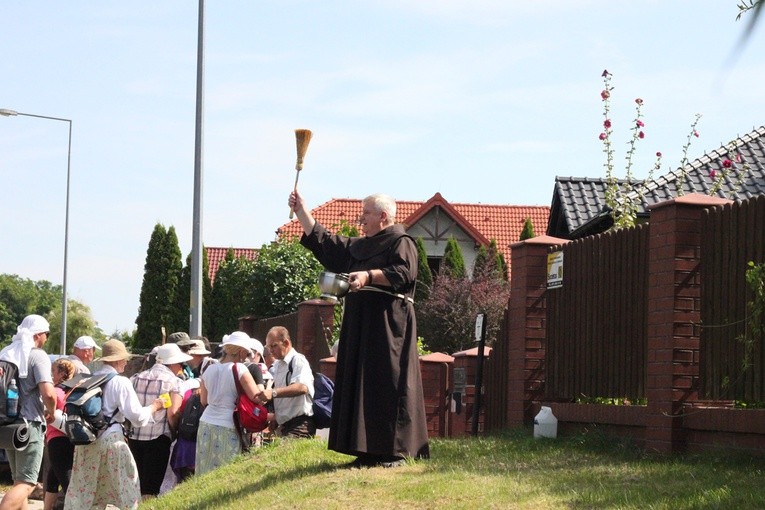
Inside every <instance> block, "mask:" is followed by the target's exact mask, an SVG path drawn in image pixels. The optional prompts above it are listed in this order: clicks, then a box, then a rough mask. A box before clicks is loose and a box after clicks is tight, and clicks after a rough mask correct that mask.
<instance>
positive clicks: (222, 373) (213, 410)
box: [199, 363, 247, 429]
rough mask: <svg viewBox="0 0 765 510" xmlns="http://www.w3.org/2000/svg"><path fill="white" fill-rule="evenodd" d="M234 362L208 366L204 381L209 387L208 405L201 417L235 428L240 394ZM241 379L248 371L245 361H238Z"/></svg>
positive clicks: (237, 367)
mask: <svg viewBox="0 0 765 510" xmlns="http://www.w3.org/2000/svg"><path fill="white" fill-rule="evenodd" d="M232 367H233V363H216V364H214V365H210V366H208V367H207V370H205V372H204V373H203V374H202V377H201V379H202V381H203V382H204V383H205V388H206V389H207V407H205V410H204V412H203V413H202V417H201V418H200V419H199V420H200V421H203V422H205V423H211V424H213V425H218V426H221V427H227V428H230V429H233V428H234V409H236V401H237V398H238V397H239V394H238V393H237V391H236V383H234V376H233V375H232V374H233V369H232ZM236 369H237V371H238V372H239V379H241V378H242V376H243V375H244V374H245V372H247V367H246V366H244V364H243V363H237V364H236Z"/></svg>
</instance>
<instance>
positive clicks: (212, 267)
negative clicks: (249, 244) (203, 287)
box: [205, 246, 258, 284]
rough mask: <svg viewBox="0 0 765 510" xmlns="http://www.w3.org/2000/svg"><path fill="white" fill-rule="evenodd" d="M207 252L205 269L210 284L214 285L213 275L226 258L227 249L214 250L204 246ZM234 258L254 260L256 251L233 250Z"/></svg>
mask: <svg viewBox="0 0 765 510" xmlns="http://www.w3.org/2000/svg"><path fill="white" fill-rule="evenodd" d="M205 250H206V251H207V269H208V274H209V275H210V283H211V284H215V274H216V273H217V272H218V267H219V266H220V263H221V262H223V261H224V260H225V258H226V253H227V252H228V250H229V248H215V247H210V246H205ZM233 250H234V258H239V257H245V258H247V259H249V260H255V257H257V256H258V250H257V249H256V248H233Z"/></svg>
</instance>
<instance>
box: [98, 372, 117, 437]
mask: <svg viewBox="0 0 765 510" xmlns="http://www.w3.org/2000/svg"><path fill="white" fill-rule="evenodd" d="M115 375H117V373H116V372H110V373H108V374H106V377H104V380H103V381H101V383H100V384H99V386H100V387H101V391H104V388H106V383H108V382H109V381H111V380H112V378H114V376H115ZM101 399H102V400H101V405H102V406H103V395H102V397H101ZM118 412H120V410H119V408H115V409H114V413H113V414H112V415H111V416H109V417H107V416H106V415H104V418H105V419H106V427H104V430H106V429H108V428H109V427H111V426H112V420H113V419H114V417H115V416H117V413H118Z"/></svg>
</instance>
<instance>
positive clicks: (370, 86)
mask: <svg viewBox="0 0 765 510" xmlns="http://www.w3.org/2000/svg"><path fill="white" fill-rule="evenodd" d="M736 4H737V2H736V1H735V0H672V1H666V0H665V1H659V0H656V1H648V0H644V1H640V0H634V1H626V0H622V1H618V0H608V1H605V0H604V1H600V0H597V1H596V0H591V1H588V0H548V1H545V2H534V1H528V0H524V1H522V2H521V1H516V0H486V1H480V0H471V1H462V0H356V1H345V2H340V1H334V0H325V1H323V2H315V1H304V0H279V1H254V0H248V1H241V0H240V1H235V0H229V1H226V0H218V1H209V0H208V2H207V6H206V16H205V40H206V51H205V73H204V76H205V78H204V79H205V108H204V157H203V159H204V205H203V213H204V214H203V222H204V223H203V235H202V237H203V242H204V244H205V245H207V246H224V247H227V246H236V247H252V248H257V247H260V246H261V245H262V244H264V243H268V242H270V241H272V240H273V239H274V231H275V230H276V229H277V228H278V227H279V226H280V225H282V224H283V223H284V222H286V221H287V220H288V213H289V211H288V209H287V205H286V204H287V197H288V194H289V192H290V190H291V188H292V185H293V183H294V180H295V170H294V166H295V138H294V134H293V130H294V129H295V128H309V129H311V130H313V132H314V138H313V141H312V142H311V145H310V148H309V149H308V154H307V156H306V160H305V167H304V170H303V172H302V173H301V175H300V183H299V188H300V190H301V192H302V193H303V195H304V197H305V198H306V201H307V202H308V204H309V205H310V206H311V207H314V206H317V205H319V204H321V203H324V202H326V201H328V200H330V199H332V198H344V197H350V198H362V197H364V196H366V195H369V194H371V193H374V192H378V191H379V192H384V193H388V194H390V195H392V196H394V197H396V198H399V199H404V200H427V199H428V198H430V197H431V196H433V194H435V193H436V192H440V193H441V194H442V195H443V196H444V197H445V198H446V199H447V200H449V201H450V202H461V203H484V204H513V205H549V204H550V203H551V200H552V192H553V185H554V179H555V176H556V175H566V176H578V177H585V176H587V177H602V176H603V175H604V169H603V163H604V161H605V157H604V155H603V153H602V152H601V151H602V146H601V144H600V142H599V141H598V134H599V133H600V131H601V130H602V129H601V125H602V121H603V117H602V104H601V100H600V91H601V89H602V79H601V73H602V71H603V70H604V69H608V70H609V71H610V72H611V73H612V74H613V83H612V84H613V85H614V86H615V90H614V91H613V95H612V98H611V99H612V107H613V111H612V114H611V118H612V119H613V125H614V141H615V142H616V150H617V153H616V157H617V167H616V175H617V176H623V175H624V169H623V164H622V162H623V158H624V154H625V152H626V146H625V145H626V141H627V139H628V136H629V134H630V132H629V128H630V126H631V122H632V119H633V116H634V99H635V98H637V97H640V98H642V99H643V100H644V102H645V105H644V109H643V112H644V115H645V117H644V122H645V124H646V126H645V133H646V138H645V139H644V140H642V141H641V143H640V144H639V146H638V158H637V160H636V162H635V165H634V167H633V169H634V171H635V172H636V173H637V176H638V177H643V176H645V175H646V174H647V171H648V169H649V167H650V166H651V164H652V161H653V155H654V154H655V152H656V151H661V152H663V154H664V156H665V157H664V161H665V165H666V167H665V170H667V171H668V170H669V169H670V168H674V167H676V166H677V165H678V163H679V162H680V158H681V155H682V146H683V144H684V143H685V141H686V136H687V134H688V130H689V127H690V124H691V122H692V121H693V117H694V115H695V114H696V113H701V114H702V115H703V117H702V119H701V122H700V124H699V127H698V131H699V133H700V135H701V136H700V138H698V139H694V140H693V145H692V146H691V149H690V151H689V156H690V157H691V159H693V158H695V157H698V156H700V155H702V154H703V153H704V152H705V151H709V150H712V149H716V148H718V147H719V146H720V145H722V144H724V143H726V142H728V141H729V140H731V139H733V138H735V137H736V136H738V135H742V134H745V133H748V132H749V131H751V130H752V129H753V128H754V127H757V126H760V125H762V124H764V123H765V94H763V92H762V90H763V83H765V52H763V51H762V49H763V47H765V44H763V43H765V37H763V30H762V29H761V28H760V29H757V30H755V32H754V34H753V37H752V38H751V39H750V40H749V42H748V44H747V45H746V46H744V47H743V48H739V47H738V46H737V43H738V41H739V38H740V36H741V34H742V32H743V30H744V27H745V21H739V22H736V21H735V17H736V14H737V13H738V9H737V7H736ZM197 12H198V11H197V2H189V1H186V2H181V1H178V0H163V1H162V2H146V1H138V2H131V3H126V2H116V1H107V0H99V1H94V0H90V1H85V0H82V1H77V2H60V1H52V0H37V1H33V2H7V3H6V5H4V7H3V29H2V31H0V51H1V52H2V53H1V55H2V65H1V69H2V71H1V74H0V75H1V76H2V78H1V79H0V108H7V109H12V110H16V111H19V112H23V113H30V114H36V115H45V116H52V117H62V118H67V119H71V120H72V121H73V134H72V152H71V194H70V200H71V203H70V222H69V223H70V224H69V265H68V293H69V297H70V298H73V299H77V300H79V301H81V302H83V303H85V304H87V305H88V306H90V307H91V309H92V310H93V315H94V318H95V319H96V321H97V322H98V324H99V326H100V327H101V328H102V329H103V330H104V331H105V332H106V333H107V334H108V333H111V332H112V331H114V329H115V328H119V329H121V330H125V329H129V330H132V329H133V328H134V322H135V318H136V315H137V312H138V299H139V293H140V288H141V282H142V278H143V266H144V262H145V258H146V249H147V247H148V243H149V238H150V236H151V232H152V230H153V228H154V225H155V224H156V223H157V222H161V223H163V224H164V225H165V226H170V225H173V226H174V227H175V228H176V230H177V232H178V237H179V242H180V247H181V251H182V253H183V257H184V260H185V257H186V255H187V254H188V253H189V252H190V250H191V233H192V190H193V170H194V121H195V101H196V99H195V94H196V51H197ZM732 55H735V57H736V58H735V59H731V56H732ZM67 128H68V125H67V123H65V122H57V121H52V120H45V119H35V118H29V117H0V189H2V190H3V195H2V200H0V225H1V227H0V249H1V250H2V256H0V273H11V274H18V275H20V276H22V277H24V278H31V279H33V280H42V279H45V280H49V281H52V282H54V283H58V284H60V283H61V282H62V276H63V250H64V212H65V189H66V188H65V186H66V158H67V141H68V131H67ZM544 228H545V226H543V225H537V226H536V230H537V232H540V231H543V230H544Z"/></svg>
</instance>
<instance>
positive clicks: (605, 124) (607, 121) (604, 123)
mask: <svg viewBox="0 0 765 510" xmlns="http://www.w3.org/2000/svg"><path fill="white" fill-rule="evenodd" d="M603 127H604V128H606V129H610V128H611V120H609V119H606V120H604V121H603Z"/></svg>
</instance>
